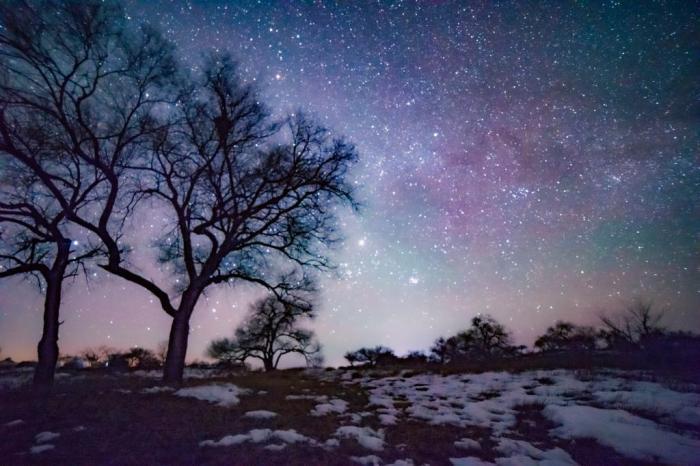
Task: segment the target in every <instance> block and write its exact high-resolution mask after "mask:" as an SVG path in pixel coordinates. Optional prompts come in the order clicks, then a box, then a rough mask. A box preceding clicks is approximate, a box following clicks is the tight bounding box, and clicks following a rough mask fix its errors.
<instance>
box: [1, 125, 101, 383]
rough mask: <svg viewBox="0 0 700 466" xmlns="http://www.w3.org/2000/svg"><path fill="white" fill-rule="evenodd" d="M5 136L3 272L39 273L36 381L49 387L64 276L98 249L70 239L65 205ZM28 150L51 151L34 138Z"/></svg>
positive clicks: (56, 351) (55, 358) (3, 274)
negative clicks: (11, 153)
mask: <svg viewBox="0 0 700 466" xmlns="http://www.w3.org/2000/svg"><path fill="white" fill-rule="evenodd" d="M5 141H6V139H5V138H4V137H3V135H2V134H0V278H5V277H12V276H16V275H22V276H24V277H34V278H35V279H36V280H37V284H38V286H39V288H40V289H41V290H42V292H43V294H44V313H43V327H42V333H41V339H40V340H39V344H38V346H37V366H36V369H35V372H34V380H33V382H34V385H35V387H38V388H42V389H47V388H49V387H50V386H51V385H52V384H53V379H54V372H55V369H56V363H57V361H58V356H59V349H58V337H59V326H60V324H61V321H60V320H59V318H60V307H61V293H62V290H63V285H64V282H65V281H66V279H68V278H69V277H73V276H75V275H76V274H77V273H78V270H79V268H80V266H81V265H84V262H83V261H85V260H87V259H89V258H90V257H94V256H95V255H97V253H98V251H99V249H98V247H96V246H92V245H90V244H89V243H87V242H85V243H81V242H79V241H72V240H71V239H70V237H69V235H70V231H69V228H68V225H67V222H66V220H65V216H64V215H63V210H62V209H61V207H60V206H59V205H58V203H57V202H55V199H54V198H53V197H52V196H51V194H50V193H47V192H46V190H45V189H44V186H43V185H42V184H41V183H40V182H39V181H38V180H37V178H36V176H34V174H33V173H32V172H31V171H29V170H26V169H25V167H24V166H22V165H21V164H18V163H17V162H16V161H15V160H13V159H12V158H10V157H8V156H7V154H6V153H5V152H4V151H3V147H4V144H5ZM25 142H27V141H26V139H25ZM24 150H27V151H32V154H33V155H35V156H37V157H42V156H47V157H50V154H39V153H37V152H36V151H34V150H33V148H32V145H31V143H28V144H27V146H25V148H24Z"/></svg>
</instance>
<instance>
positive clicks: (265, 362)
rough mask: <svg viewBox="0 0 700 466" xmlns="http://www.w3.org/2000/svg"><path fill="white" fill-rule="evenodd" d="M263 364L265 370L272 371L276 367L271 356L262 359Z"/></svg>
mask: <svg viewBox="0 0 700 466" xmlns="http://www.w3.org/2000/svg"><path fill="white" fill-rule="evenodd" d="M263 365H264V366H265V372H270V371H274V370H275V369H276V368H275V363H274V362H273V361H272V358H271V357H270V358H265V359H263Z"/></svg>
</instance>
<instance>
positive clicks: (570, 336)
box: [535, 321, 597, 352]
mask: <svg viewBox="0 0 700 466" xmlns="http://www.w3.org/2000/svg"><path fill="white" fill-rule="evenodd" d="M596 339H597V332H596V330H595V329H593V328H591V327H581V326H578V325H575V324H572V323H570V322H563V321H558V322H556V323H555V324H554V325H553V326H551V327H549V328H547V331H546V332H545V334H544V335H542V336H540V337H539V338H537V340H536V341H535V347H536V348H538V349H539V350H540V351H544V352H549V351H591V350H594V349H595V345H596Z"/></svg>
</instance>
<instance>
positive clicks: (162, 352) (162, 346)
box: [156, 340, 168, 365]
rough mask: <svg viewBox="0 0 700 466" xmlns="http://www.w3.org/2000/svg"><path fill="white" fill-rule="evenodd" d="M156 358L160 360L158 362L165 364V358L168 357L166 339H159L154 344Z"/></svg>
mask: <svg viewBox="0 0 700 466" xmlns="http://www.w3.org/2000/svg"><path fill="white" fill-rule="evenodd" d="M156 358H158V361H160V364H161V365H163V364H165V360H166V359H167V358H168V341H167V340H165V341H161V342H160V343H158V346H156Z"/></svg>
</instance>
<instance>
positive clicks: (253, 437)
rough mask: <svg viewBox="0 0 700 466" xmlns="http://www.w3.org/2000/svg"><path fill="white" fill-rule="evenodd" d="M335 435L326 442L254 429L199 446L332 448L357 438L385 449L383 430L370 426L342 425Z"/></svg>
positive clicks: (367, 445) (371, 447)
mask: <svg viewBox="0 0 700 466" xmlns="http://www.w3.org/2000/svg"><path fill="white" fill-rule="evenodd" d="M333 437H335V438H330V439H328V440H326V441H325V442H319V441H318V440H316V439H313V438H311V437H307V436H305V435H303V434H300V433H299V432H297V431H296V430H293V429H291V430H272V429H253V430H250V431H249V432H248V433H247V434H235V435H226V436H224V437H222V438H220V439H219V440H203V441H201V442H199V446H200V447H228V446H232V445H240V444H242V443H245V442H252V443H262V442H271V443H269V444H268V445H266V446H265V448H267V449H268V450H281V449H283V448H285V445H287V444H294V443H305V444H307V445H311V446H313V447H320V448H325V449H331V448H336V447H338V446H339V445H340V441H339V440H338V439H342V438H352V439H355V440H356V441H357V442H358V443H359V444H360V445H361V446H363V447H364V448H367V449H369V450H374V451H381V450H383V449H384V432H383V431H381V430H380V431H375V430H373V429H371V428H369V427H358V426H342V427H339V428H338V430H336V432H335V433H334V434H333ZM272 442H275V443H272ZM280 442H281V443H280Z"/></svg>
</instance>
